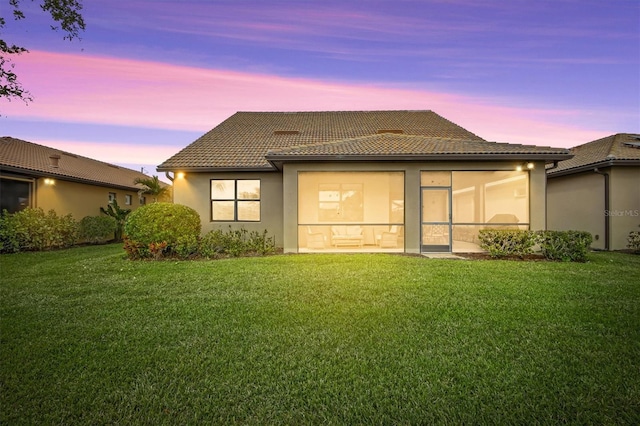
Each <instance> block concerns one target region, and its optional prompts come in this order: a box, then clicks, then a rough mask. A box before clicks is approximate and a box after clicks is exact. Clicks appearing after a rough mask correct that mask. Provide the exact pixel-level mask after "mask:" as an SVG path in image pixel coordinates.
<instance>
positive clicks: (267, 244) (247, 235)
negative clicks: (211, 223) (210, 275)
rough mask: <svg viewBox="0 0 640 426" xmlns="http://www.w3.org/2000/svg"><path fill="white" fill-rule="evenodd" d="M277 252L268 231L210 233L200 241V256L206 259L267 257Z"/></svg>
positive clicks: (236, 230)
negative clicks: (250, 256)
mask: <svg viewBox="0 0 640 426" xmlns="http://www.w3.org/2000/svg"><path fill="white" fill-rule="evenodd" d="M273 252H275V240H274V238H273V237H268V236H267V231H266V230H264V231H263V232H262V233H260V232H258V231H251V232H249V231H247V230H246V229H244V228H240V229H231V227H229V230H228V231H227V232H223V231H222V230H220V229H216V230H214V231H210V232H208V233H207V234H206V235H205V236H204V237H202V239H201V241H200V248H199V254H200V255H201V256H204V257H220V256H224V255H227V256H232V257H238V256H247V255H266V254H271V253H273Z"/></svg>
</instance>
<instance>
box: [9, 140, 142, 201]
mask: <svg viewBox="0 0 640 426" xmlns="http://www.w3.org/2000/svg"><path fill="white" fill-rule="evenodd" d="M0 169H1V170H2V171H5V172H13V173H21V174H27V175H30V176H33V177H52V178H57V179H61V180H68V181H73V182H80V183H88V184H91V185H98V186H105V187H110V188H120V189H126V190H132V191H138V190H140V189H142V188H143V186H142V185H136V184H134V183H133V181H134V180H135V179H136V178H142V179H148V178H149V176H147V175H145V174H143V173H140V172H137V171H135V170H131V169H127V168H124V167H119V166H116V165H113V164H108V163H104V162H102V161H98V160H93V159H91V158H87V157H82V156H80V155H76V154H72V153H69V152H65V151H61V150H59V149H54V148H50V147H48V146H44V145H38V144H35V143H32V142H27V141H23V140H21V139H16V138H11V137H7V136H5V137H0Z"/></svg>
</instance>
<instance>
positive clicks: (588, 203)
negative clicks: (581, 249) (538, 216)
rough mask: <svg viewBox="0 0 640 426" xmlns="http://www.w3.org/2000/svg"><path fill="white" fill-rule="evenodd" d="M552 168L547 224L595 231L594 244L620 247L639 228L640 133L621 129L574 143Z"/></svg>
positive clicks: (625, 243)
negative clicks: (568, 151) (576, 144)
mask: <svg viewBox="0 0 640 426" xmlns="http://www.w3.org/2000/svg"><path fill="white" fill-rule="evenodd" d="M570 151H571V153H572V154H573V155H574V157H573V158H572V159H569V160H565V161H561V162H560V163H558V167H556V168H553V169H549V170H547V177H548V180H547V227H548V228H549V229H554V230H568V229H577V230H581V231H588V232H590V233H591V234H592V235H593V238H594V241H593V244H592V247H593V248H596V249H602V250H621V249H625V248H626V246H627V237H628V235H629V232H631V231H640V135H638V134H627V133H621V134H617V135H612V136H608V137H606V138H603V139H598V140H596V141H593V142H589V143H586V144H584V145H580V146H577V147H575V148H571V150H570Z"/></svg>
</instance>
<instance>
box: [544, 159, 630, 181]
mask: <svg viewBox="0 0 640 426" xmlns="http://www.w3.org/2000/svg"><path fill="white" fill-rule="evenodd" d="M612 166H640V160H634V159H620V160H605V161H599V162H596V163H589V164H584V165H581V166H576V167H572V168H569V169H562V170H557V169H552V170H549V171H547V176H548V177H549V178H550V179H551V178H555V177H560V176H567V175H573V174H576V173H582V172H588V171H592V170H593V169H597V168H602V167H612Z"/></svg>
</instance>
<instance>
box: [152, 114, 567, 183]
mask: <svg viewBox="0 0 640 426" xmlns="http://www.w3.org/2000/svg"><path fill="white" fill-rule="evenodd" d="M492 153H493V154H498V155H503V156H506V155H512V156H513V155H520V154H528V155H533V154H536V155H539V157H537V158H543V157H544V158H545V159H546V158H548V157H549V156H558V155H560V157H558V158H557V159H561V158H568V155H567V154H568V152H567V151H566V150H562V149H556V148H540V147H533V146H529V147H526V146H524V145H510V144H497V143H494V142H487V141H485V140H484V139H482V138H481V137H479V136H477V135H475V134H473V133H471V132H469V131H468V130H465V129H464V128H462V127H460V126H458V125H457V124H455V123H452V122H451V121H449V120H447V119H445V118H443V117H441V116H440V115H438V114H436V113H434V112H432V111H325V112H238V113H236V114H234V115H233V116H231V117H229V118H228V119H227V120H225V121H224V122H222V123H221V124H220V125H218V126H216V127H215V128H214V129H212V130H211V131H209V132H207V133H206V134H205V135H203V136H202V137H200V138H199V139H197V140H196V141H195V142H193V143H192V144H190V145H189V146H187V147H186V148H184V149H183V150H182V151H180V152H178V153H177V154H176V155H174V156H173V157H171V158H170V159H168V160H167V161H165V162H164V163H162V164H161V165H160V166H158V170H159V171H170V170H174V171H175V170H182V171H220V170H273V169H274V164H275V163H276V162H277V161H275V160H280V161H285V160H287V159H293V158H297V159H302V158H304V159H306V160H317V159H319V158H320V157H322V159H324V160H334V161H335V160H341V159H342V158H337V156H347V155H348V156H351V157H350V158H351V159H360V158H358V156H360V157H362V159H365V157H366V158H370V159H373V158H374V157H376V158H377V159H380V158H381V157H384V156H404V157H405V159H409V157H411V158H412V159H414V160H415V159H418V157H421V156H422V157H424V158H426V157H428V156H429V155H434V156H435V155H440V156H442V155H443V154H451V155H457V156H460V155H482V156H484V157H483V158H485V157H488V155H490V154H492ZM494 158H495V157H494ZM537 158H534V157H532V158H531V159H537ZM554 158H555V157H554ZM487 159H488V158H487Z"/></svg>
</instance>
